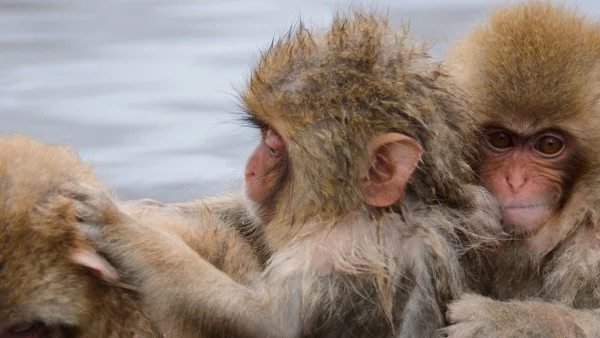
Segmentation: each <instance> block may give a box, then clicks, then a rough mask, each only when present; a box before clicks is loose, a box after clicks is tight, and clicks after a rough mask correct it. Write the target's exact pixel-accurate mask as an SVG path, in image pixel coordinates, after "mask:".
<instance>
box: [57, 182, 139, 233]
mask: <svg viewBox="0 0 600 338" xmlns="http://www.w3.org/2000/svg"><path fill="white" fill-rule="evenodd" d="M60 195H62V196H65V197H67V198H69V199H70V200H71V208H72V209H73V211H74V213H75V216H76V217H77V222H78V223H79V224H80V230H81V231H82V232H83V233H84V236H85V237H88V238H89V239H92V240H94V239H95V237H97V235H98V232H99V230H100V229H101V228H102V227H104V226H111V225H115V224H119V223H123V222H126V221H128V220H129V219H130V218H129V216H128V215H126V214H125V213H123V212H122V211H121V210H120V208H119V206H118V205H117V203H116V202H115V201H114V200H113V199H112V198H111V197H110V196H109V195H108V194H107V193H105V192H104V191H103V190H102V189H100V188H97V187H94V186H92V185H89V184H86V183H67V184H64V185H63V186H61V188H60Z"/></svg>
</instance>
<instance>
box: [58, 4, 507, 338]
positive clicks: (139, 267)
mask: <svg viewBox="0 0 600 338" xmlns="http://www.w3.org/2000/svg"><path fill="white" fill-rule="evenodd" d="M434 68H436V65H435V64H433V63H432V62H430V61H429V60H428V59H427V55H426V53H425V51H424V49H423V48H422V47H421V46H417V45H414V44H411V43H410V42H409V41H408V37H407V34H406V31H403V32H401V33H398V34H396V33H393V31H392V29H391V28H390V26H389V24H388V22H387V19H386V18H384V17H380V16H378V15H375V14H366V13H361V12H355V13H353V14H351V15H339V16H337V17H336V18H335V19H334V22H333V24H332V26H331V28H330V29H329V30H327V31H325V32H312V33H311V32H309V30H307V29H306V28H304V27H303V26H300V27H298V28H297V29H295V30H294V31H292V32H290V33H289V34H288V35H287V36H285V37H284V38H282V39H281V40H279V41H278V42H276V43H274V44H273V45H272V46H271V47H270V48H269V49H268V50H267V51H265V52H264V53H263V54H262V56H261V59H260V61H259V64H258V66H257V67H256V68H255V70H254V71H253V73H252V76H251V78H250V81H249V83H248V85H247V88H246V90H245V91H244V92H243V94H242V99H243V102H244V107H245V116H246V118H247V119H248V120H249V121H251V122H252V123H253V124H254V125H256V126H257V128H259V129H260V131H261V140H260V143H259V145H258V146H257V148H256V150H255V151H254V152H253V153H252V155H251V156H250V158H249V160H248V163H247V166H246V172H245V182H246V196H247V198H248V202H247V203H248V205H249V208H250V212H251V213H252V214H253V215H254V218H255V219H256V221H255V222H253V223H252V224H254V226H256V227H257V229H256V232H257V233H261V234H262V237H263V238H264V241H265V246H266V248H267V252H268V253H269V254H270V257H269V259H268V262H267V265H266V267H265V269H264V272H263V273H262V274H261V275H258V276H256V277H255V280H254V281H253V282H252V283H247V284H243V283H240V282H238V281H235V280H233V279H232V278H231V277H230V276H228V275H227V274H225V273H223V272H222V271H220V270H219V269H217V268H216V267H215V266H214V265H212V264H210V262H208V261H207V260H206V259H204V258H203V257H201V255H198V253H197V252H196V251H195V250H194V249H193V247H192V245H191V244H190V243H189V242H188V243H187V244H188V245H184V244H186V243H185V242H184V239H182V238H181V237H180V236H177V235H176V234H173V233H171V232H169V231H168V230H165V229H163V228H157V227H156V226H153V225H152V224H146V223H143V222H137V221H136V219H135V218H132V217H130V216H129V215H127V213H126V212H123V210H120V209H119V208H118V206H117V205H116V204H115V203H114V202H112V200H111V199H110V198H109V197H108V196H106V195H105V194H103V193H102V191H101V190H98V189H94V188H93V187H87V186H82V185H80V186H68V187H65V188H63V194H64V195H65V196H67V197H70V198H72V200H73V203H74V205H76V206H77V209H78V215H79V217H80V220H81V224H80V226H81V227H82V228H83V229H85V231H84V233H85V234H86V235H87V236H89V238H91V239H92V240H93V241H94V242H95V244H96V246H97V249H98V250H99V251H100V252H102V253H103V254H106V255H107V257H109V259H110V261H111V262H113V263H114V264H115V266H117V267H118V269H119V271H120V272H122V274H123V278H124V279H125V280H126V281H128V282H130V283H132V284H134V285H135V286H136V287H137V288H138V289H139V291H140V292H141V294H142V295H143V302H144V306H145V309H147V310H148V311H149V313H150V314H151V315H152V317H153V318H156V319H157V322H158V323H159V324H160V325H161V326H160V327H161V329H162V330H163V332H164V333H165V334H167V335H168V336H169V335H172V334H173V332H178V333H181V332H183V333H184V334H181V335H178V336H177V337H197V336H199V335H200V334H202V335H203V336H224V337H300V336H317V337H346V336H356V337H416V336H423V337H432V336H438V331H437V330H438V329H440V328H442V327H443V326H444V325H445V319H444V312H445V304H446V303H447V302H448V301H450V300H453V299H455V298H456V297H458V295H459V293H460V292H462V291H463V290H464V281H465V278H466V277H467V276H466V274H465V273H464V270H463V266H462V265H461V264H464V263H465V261H466V257H467V255H471V254H476V253H477V251H478V250H480V249H482V248H483V247H485V246H487V245H489V244H492V243H493V238H494V235H495V232H496V230H497V227H496V223H495V221H496V218H495V216H496V215H495V214H494V212H495V209H494V205H488V204H487V200H489V199H490V198H488V196H487V195H486V194H485V192H484V191H483V190H481V189H478V188H477V187H475V186H473V185H472V183H474V182H475V178H474V175H473V172H472V170H471V168H470V166H469V163H470V162H471V161H473V158H474V155H475V152H476V148H475V144H474V135H475V131H476V130H475V126H474V124H473V123H472V120H470V119H469V116H468V114H467V113H466V107H465V105H464V104H463V101H462V100H461V98H460V97H458V96H457V95H455V94H454V93H453V92H451V91H450V90H449V88H446V87H442V86H440V85H439V84H438V83H436V82H435V81H434V79H433V76H432V74H433V70H434ZM236 203H237V202H236ZM226 204H227V203H226V201H225V202H224V204H223V205H226ZM243 204H244V203H243V202H242V203H238V204H236V205H238V207H235V208H234V209H236V210H234V211H235V212H233V214H237V212H238V211H239V210H240V208H239V205H243ZM172 207H173V208H179V210H181V211H182V212H187V213H189V214H191V212H193V208H204V207H205V206H204V205H203V202H202V201H201V202H197V205H194V203H188V204H182V205H176V206H172ZM226 209H227V208H226V207H225V208H223V209H221V211H220V212H223V214H227V210H226ZM242 210H243V209H242ZM240 214H243V213H240ZM243 219H244V217H241V218H240V220H243ZM498 227H499V226H498ZM199 240H202V238H199ZM474 257H475V258H476V255H475V256H474Z"/></svg>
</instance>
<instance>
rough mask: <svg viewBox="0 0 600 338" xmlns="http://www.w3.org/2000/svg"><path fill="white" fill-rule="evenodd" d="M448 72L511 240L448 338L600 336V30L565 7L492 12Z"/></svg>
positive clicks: (458, 49) (456, 308)
mask: <svg viewBox="0 0 600 338" xmlns="http://www.w3.org/2000/svg"><path fill="white" fill-rule="evenodd" d="M447 67H448V69H449V74H450V76H451V77H453V78H454V79H455V80H457V82H458V83H459V85H460V86H461V87H463V89H465V90H466V92H467V95H468V97H469V98H471V102H470V106H471V107H472V108H473V109H474V112H475V118H476V120H477V123H478V125H479V127H480V128H481V130H483V132H484V137H483V138H482V140H481V143H480V153H481V155H482V164H481V166H480V167H479V168H478V173H479V175H480V177H481V179H482V180H483V183H484V184H485V186H486V187H487V188H488V189H489V190H490V191H491V193H492V194H493V195H494V196H495V197H496V198H497V199H498V200H499V203H500V206H501V211H502V218H503V220H502V222H503V227H504V229H505V230H506V231H507V232H508V233H509V234H511V235H512V236H511V240H510V241H508V242H506V243H504V244H503V245H502V249H501V250H500V253H499V255H498V257H495V260H493V261H492V262H493V264H492V268H491V269H490V271H491V277H492V280H493V283H492V285H490V290H488V291H489V296H491V297H493V298H495V299H496V300H493V299H490V298H484V297H481V296H474V295H467V296H465V297H464V298H463V299H461V300H459V301H457V302H456V303H454V304H452V305H451V306H450V310H449V313H448V318H449V320H450V322H452V323H453V324H454V325H453V326H451V327H450V328H449V329H448V332H449V333H450V336H451V337H473V336H478V337H517V336H518V337H524V336H535V337H578V336H586V337H600V310H599V308H600V220H599V214H598V212H599V211H600V153H599V152H598V151H599V149H600V101H599V100H598V98H599V97H600V25H598V23H596V22H593V21H590V20H589V19H586V18H584V17H583V16H581V15H579V14H578V13H576V12H575V11H573V10H571V9H568V8H566V7H564V6H559V5H552V4H550V3H546V2H527V3H523V4H517V5H513V6H508V7H505V8H502V9H499V10H498V11H496V12H495V13H494V14H493V15H492V16H491V18H490V20H489V22H487V23H485V24H483V25H481V26H479V27H477V28H475V30H474V31H473V32H472V33H471V34H470V35H469V36H468V37H466V38H465V39H464V40H463V41H461V42H460V43H458V44H457V45H456V46H455V47H454V48H453V49H452V50H451V52H450V54H449V57H448V60H447Z"/></svg>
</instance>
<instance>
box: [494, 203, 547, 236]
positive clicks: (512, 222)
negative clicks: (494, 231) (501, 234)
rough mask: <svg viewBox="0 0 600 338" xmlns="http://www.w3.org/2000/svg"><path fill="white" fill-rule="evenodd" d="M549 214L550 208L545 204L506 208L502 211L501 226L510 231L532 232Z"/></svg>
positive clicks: (518, 232) (519, 232)
mask: <svg viewBox="0 0 600 338" xmlns="http://www.w3.org/2000/svg"><path fill="white" fill-rule="evenodd" d="M549 216H550V209H548V208H547V207H545V206H539V207H514V208H506V209H504V210H503V211H502V226H503V228H504V230H506V231H508V232H512V233H517V234H526V233H532V232H534V231H535V229H536V228H537V227H538V225H540V224H542V223H543V222H544V221H545V220H546V219H547V218H548V217H549Z"/></svg>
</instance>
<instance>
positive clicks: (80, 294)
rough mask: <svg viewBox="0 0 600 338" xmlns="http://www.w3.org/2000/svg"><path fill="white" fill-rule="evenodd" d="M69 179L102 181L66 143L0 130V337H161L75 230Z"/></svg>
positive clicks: (134, 299) (110, 269)
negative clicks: (66, 192) (62, 190)
mask: <svg viewBox="0 0 600 338" xmlns="http://www.w3.org/2000/svg"><path fill="white" fill-rule="evenodd" d="M76 183H86V184H88V185H91V186H94V187H97V188H98V189H103V188H102V186H101V185H100V184H99V182H98V181H97V179H96V178H95V177H94V176H93V174H92V171H91V168H90V167H89V166H87V165H85V164H84V163H83V162H81V161H80V159H79V158H78V157H77V155H76V154H75V153H74V152H73V151H72V150H71V149H70V148H67V147H64V146H51V145H47V144H44V143H41V142H37V141H34V140H32V139H30V138H27V137H25V136H10V137H0V338H23V337H29V338H67V337H68V338H78V337H82V338H83V337H87V338H96V337H109V338H127V337H162V335H161V334H160V333H159V331H157V329H156V326H155V325H154V324H153V322H152V321H151V319H150V318H149V317H148V316H147V314H146V313H145V312H144V311H143V309H142V308H141V303H140V299H139V297H138V295H137V293H136V292H134V291H132V290H130V289H129V288H127V287H125V285H123V284H121V283H120V282H119V280H118V275H117V274H116V271H115V270H114V268H113V267H112V266H111V265H110V264H109V263H108V262H107V261H106V260H105V259H104V258H103V257H101V256H100V255H98V254H97V253H96V251H95V250H94V249H93V248H92V247H91V246H90V244H89V242H87V241H86V240H85V239H84V238H82V236H81V235H80V234H79V232H78V231H77V218H76V214H75V211H74V209H73V208H72V206H73V205H72V202H71V201H70V200H69V199H67V198H64V197H63V196H60V195H58V194H57V192H58V191H59V187H60V186H62V185H63V184H76Z"/></svg>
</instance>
